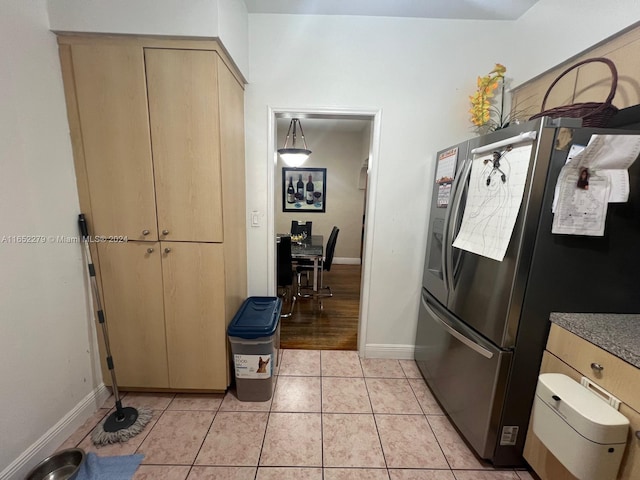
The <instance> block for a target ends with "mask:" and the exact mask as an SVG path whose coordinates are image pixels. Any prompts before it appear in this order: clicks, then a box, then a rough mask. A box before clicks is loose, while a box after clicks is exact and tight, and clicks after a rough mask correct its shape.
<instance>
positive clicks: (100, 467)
mask: <svg viewBox="0 0 640 480" xmlns="http://www.w3.org/2000/svg"><path fill="white" fill-rule="evenodd" d="M143 458H144V455H142V454H137V455H120V456H115V457H99V456H98V455H96V454H95V453H92V452H89V453H87V455H86V457H85V459H84V462H83V463H82V465H80V470H79V471H78V476H77V477H76V480H131V478H132V477H133V474H134V473H136V470H137V469H138V465H140V462H142V459H143Z"/></svg>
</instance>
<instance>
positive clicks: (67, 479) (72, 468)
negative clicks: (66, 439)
mask: <svg viewBox="0 0 640 480" xmlns="http://www.w3.org/2000/svg"><path fill="white" fill-rule="evenodd" d="M84 457H85V455H84V450H82V449H81V448H69V449H67V450H60V451H59V452H56V453H54V454H53V455H51V456H50V457H48V458H45V459H44V460H43V461H41V462H40V463H39V464H38V465H36V466H35V467H34V468H33V469H32V470H31V471H30V472H29V474H28V475H27V476H26V477H25V480H73V479H74V478H76V477H77V476H78V472H79V471H80V465H82V462H84Z"/></svg>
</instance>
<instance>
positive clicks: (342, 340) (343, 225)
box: [268, 109, 380, 352]
mask: <svg viewBox="0 0 640 480" xmlns="http://www.w3.org/2000/svg"><path fill="white" fill-rule="evenodd" d="M292 118H298V119H300V122H301V124H302V126H303V128H304V134H305V139H306V142H307V145H308V148H309V149H310V150H311V151H312V153H311V156H310V157H309V158H308V159H307V161H306V162H305V164H303V165H302V166H301V167H299V168H298V169H291V168H290V167H288V166H287V165H285V164H284V163H283V162H282V160H281V159H280V158H279V155H278V154H277V152H276V150H277V149H278V148H280V147H281V146H282V145H283V144H284V139H285V136H286V133H287V130H288V127H289V124H290V122H291V119H292ZM379 127H380V111H379V110H369V111H361V110H358V111H355V110H341V111H330V110H326V109H315V110H294V109H270V125H269V152H271V154H273V156H271V154H270V161H269V172H268V175H269V179H270V188H269V190H270V192H269V198H270V199H271V201H272V206H271V211H270V213H271V214H270V215H268V219H269V229H270V232H271V233H272V235H271V236H270V238H272V239H273V245H272V247H273V248H270V249H269V251H270V252H269V253H270V255H272V258H270V259H269V269H270V278H271V282H272V284H271V285H270V287H272V288H270V291H272V292H273V294H274V295H275V294H276V293H277V291H278V279H277V278H276V276H277V275H276V271H277V268H276V262H277V260H278V256H277V252H276V248H277V241H276V239H277V237H278V236H282V235H287V234H290V233H291V223H292V221H298V222H311V223H312V236H314V237H316V236H321V237H322V240H321V241H322V246H323V254H326V253H327V251H330V250H331V249H330V248H329V250H327V246H328V245H327V242H328V240H329V237H330V236H331V233H332V232H333V231H334V227H337V228H339V233H338V238H337V241H336V242H335V250H334V252H333V259H332V260H331V259H330V258H326V256H325V260H326V263H325V265H326V266H330V268H326V267H325V268H324V269H322V272H321V274H319V275H318V280H317V285H316V286H317V289H318V292H317V293H318V294H319V295H318V294H316V295H313V292H311V293H312V295H311V296H310V297H300V296H297V301H296V302H295V303H293V305H291V304H285V305H284V307H283V310H288V309H289V308H290V307H292V309H291V311H292V315H291V316H290V317H287V318H283V319H281V344H282V346H283V348H302V349H331V350H359V351H360V352H363V351H364V345H365V340H366V326H367V322H366V315H367V310H368V309H367V306H368V298H369V296H368V293H369V270H368V268H367V266H368V264H369V262H370V260H371V249H370V248H368V244H369V243H370V240H371V231H372V230H373V225H372V224H373V222H372V221H371V219H372V218H373V215H372V214H373V211H374V208H375V185H376V175H375V172H376V171H377V168H376V167H377V151H378V143H379ZM309 177H311V178H309ZM298 182H302V183H305V188H306V184H309V183H310V184H311V186H310V188H314V189H315V191H317V192H318V193H321V194H320V195H318V193H316V197H315V198H316V200H317V203H316V204H315V208H314V205H312V204H306V202H305V200H306V199H303V198H302V197H300V198H298V197H293V196H292V195H290V193H291V192H287V190H288V189H289V190H291V189H290V188H289V187H290V185H293V187H294V188H297V187H296V185H297V184H298ZM288 193H289V195H288ZM298 200H302V201H301V202H298ZM315 241H316V242H317V241H318V238H316V239H315ZM295 263H296V260H295V259H294V267H293V268H294V277H295V279H294V281H293V284H292V285H291V287H290V289H291V291H292V293H293V294H294V295H296V292H297V290H298V281H299V280H300V283H301V284H302V285H303V286H304V285H307V284H310V285H311V284H312V283H313V282H312V280H311V277H309V279H307V274H306V271H305V270H304V269H300V270H302V273H301V275H300V276H298V275H295V271H296V265H295ZM319 270H320V268H319ZM320 279H321V280H320ZM326 286H330V288H331V293H332V294H333V296H331V297H329V296H323V294H325V295H326V294H327V293H328V292H327V289H322V288H321V287H326ZM302 293H309V291H308V290H307V291H303V292H302Z"/></svg>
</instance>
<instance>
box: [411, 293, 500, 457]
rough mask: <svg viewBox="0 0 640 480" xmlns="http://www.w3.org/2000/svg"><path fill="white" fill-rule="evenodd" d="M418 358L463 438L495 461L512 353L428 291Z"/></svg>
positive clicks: (420, 320) (422, 310)
mask: <svg viewBox="0 0 640 480" xmlns="http://www.w3.org/2000/svg"><path fill="white" fill-rule="evenodd" d="M415 358H416V362H417V364H418V367H419V368H420V370H421V372H422V374H423V375H424V377H425V379H426V381H427V383H428V384H429V387H430V388H431V390H432V391H433V393H434V394H435V396H436V398H437V399H438V401H439V402H440V403H441V404H442V406H443V407H444V409H445V410H446V411H447V413H448V414H449V415H450V417H451V419H452V421H453V422H454V423H455V425H456V426H457V427H458V429H459V430H460V432H461V433H462V434H463V436H464V437H465V438H466V439H467V441H468V442H469V443H470V444H471V446H472V447H473V448H474V449H475V451H476V452H477V453H478V455H480V456H481V457H482V458H487V459H491V458H492V456H493V454H494V450H495V447H496V443H497V441H498V431H499V430H500V426H499V421H500V414H501V405H502V401H503V398H504V394H505V388H506V382H507V377H508V372H509V365H510V362H511V358H512V352H511V351H505V350H501V349H499V348H497V347H496V346H494V345H492V344H490V343H489V342H487V341H486V340H483V339H482V338H481V337H480V336H479V335H477V334H476V333H474V332H473V331H472V330H471V329H469V328H468V327H465V326H464V325H463V324H462V323H461V322H460V321H459V320H458V319H456V318H455V317H453V316H452V315H450V314H449V313H447V311H446V310H445V309H444V307H443V306H442V305H440V304H439V303H438V301H437V300H436V299H435V298H434V297H432V296H431V295H429V293H428V292H426V291H425V290H423V292H422V302H421V306H420V314H419V317H418V331H417V336H416V353H415Z"/></svg>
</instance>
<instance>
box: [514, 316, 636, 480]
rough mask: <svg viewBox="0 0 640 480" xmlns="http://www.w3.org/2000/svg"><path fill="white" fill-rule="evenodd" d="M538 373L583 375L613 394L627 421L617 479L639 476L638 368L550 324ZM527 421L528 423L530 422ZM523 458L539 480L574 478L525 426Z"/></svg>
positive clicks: (627, 479) (623, 479)
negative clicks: (624, 445) (623, 450)
mask: <svg viewBox="0 0 640 480" xmlns="http://www.w3.org/2000/svg"><path fill="white" fill-rule="evenodd" d="M540 373H562V374H564V375H567V376H568V377H570V378H572V379H574V380H576V381H577V382H579V381H580V378H581V377H583V376H584V377H587V378H589V379H590V380H591V381H593V382H594V383H596V384H597V385H598V386H600V387H602V388H603V389H605V390H606V391H608V392H609V393H610V394H612V395H613V396H615V397H617V398H618V399H619V400H620V401H621V402H622V403H621V404H620V409H619V411H620V413H621V414H622V415H624V416H625V417H627V418H628V419H629V422H630V428H629V434H628V436H627V447H626V450H625V453H624V456H623V458H622V465H621V467H620V471H619V472H618V477H617V479H618V480H637V479H640V438H639V437H638V436H636V432H640V369H638V368H636V367H634V366H633V365H631V364H629V363H627V362H625V361H624V360H622V359H620V358H618V357H616V356H614V355H612V354H610V353H608V352H606V351H605V350H603V349H601V348H599V347H597V346H595V345H593V344H592V343H589V342H588V341H586V340H584V339H582V338H580V337H579V336H577V335H575V334H573V333H571V332H569V331H568V330H565V329H564V328H562V327H560V326H558V325H556V324H552V325H551V332H550V333H549V340H548V342H547V349H546V350H545V352H544V355H543V358H542V365H541V367H540ZM530 424H531V422H530ZM524 458H525V460H527V462H528V463H529V465H531V467H532V468H533V470H534V471H535V472H536V474H537V475H538V476H539V477H540V478H541V479H542V480H576V477H574V476H573V475H572V474H571V473H570V472H569V471H568V470H567V469H566V468H565V467H564V466H563V465H562V464H561V463H560V462H559V461H558V460H557V459H556V458H555V457H554V456H553V454H551V453H550V452H549V451H548V450H547V448H546V447H545V446H544V445H543V444H542V442H541V441H540V440H539V439H538V437H536V435H535V434H534V433H533V429H532V428H529V430H528V432H527V438H526V442H525V446H524Z"/></svg>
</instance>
